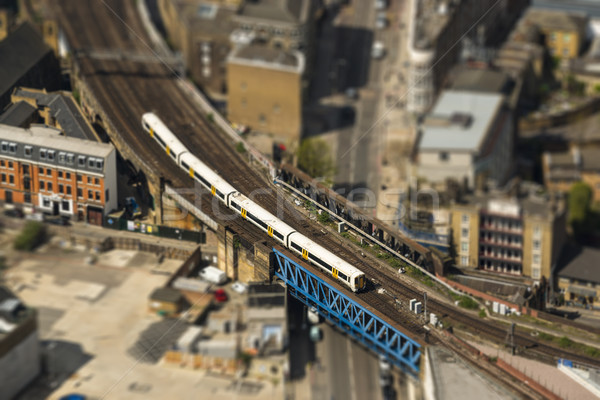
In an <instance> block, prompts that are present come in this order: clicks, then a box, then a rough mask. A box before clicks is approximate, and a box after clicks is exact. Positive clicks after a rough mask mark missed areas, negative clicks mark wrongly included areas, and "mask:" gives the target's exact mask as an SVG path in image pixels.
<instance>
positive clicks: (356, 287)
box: [287, 232, 366, 292]
mask: <svg viewBox="0 0 600 400" xmlns="http://www.w3.org/2000/svg"><path fill="white" fill-rule="evenodd" d="M287 247H288V249H290V250H291V251H293V252H294V253H297V254H299V255H300V256H301V257H302V258H304V259H305V260H307V261H310V262H311V263H312V264H313V265H316V266H317V267H319V268H321V269H322V270H323V271H325V272H327V273H329V274H331V276H332V277H333V278H334V279H336V280H338V281H340V282H341V283H342V284H344V285H346V286H349V287H350V289H352V291H353V292H358V291H360V290H362V289H364V287H365V285H366V279H365V274H364V273H363V272H362V271H361V270H359V269H358V268H356V267H354V266H352V265H351V264H349V263H347V262H346V261H344V260H342V259H341V258H339V257H338V256H336V255H334V254H333V253H331V252H330V251H328V250H325V249H324V248H323V247H321V246H319V245H318V244H316V243H315V242H313V241H312V240H310V239H309V238H307V237H306V236H304V235H302V234H301V233H299V232H294V233H292V234H291V235H290V236H289V238H288V244H287Z"/></svg>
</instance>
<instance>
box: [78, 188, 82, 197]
mask: <svg viewBox="0 0 600 400" xmlns="http://www.w3.org/2000/svg"><path fill="white" fill-rule="evenodd" d="M77 197H83V190H82V189H81V188H77Z"/></svg>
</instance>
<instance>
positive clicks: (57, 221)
mask: <svg viewBox="0 0 600 400" xmlns="http://www.w3.org/2000/svg"><path fill="white" fill-rule="evenodd" d="M44 222H46V223H48V224H52V225H60V226H70V225H71V223H70V222H69V220H68V219H67V218H63V217H59V218H46V219H45V221H44Z"/></svg>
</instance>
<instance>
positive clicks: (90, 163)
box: [88, 157, 96, 168]
mask: <svg viewBox="0 0 600 400" xmlns="http://www.w3.org/2000/svg"><path fill="white" fill-rule="evenodd" d="M95 161H96V159H95V158H92V157H90V158H88V168H94V162H95Z"/></svg>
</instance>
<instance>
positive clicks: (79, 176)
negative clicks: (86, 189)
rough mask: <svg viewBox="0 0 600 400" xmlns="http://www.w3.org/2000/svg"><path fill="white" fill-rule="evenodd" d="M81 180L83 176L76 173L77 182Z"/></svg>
mask: <svg viewBox="0 0 600 400" xmlns="http://www.w3.org/2000/svg"><path fill="white" fill-rule="evenodd" d="M82 180H83V177H82V176H81V175H79V174H77V182H81V181H82Z"/></svg>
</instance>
